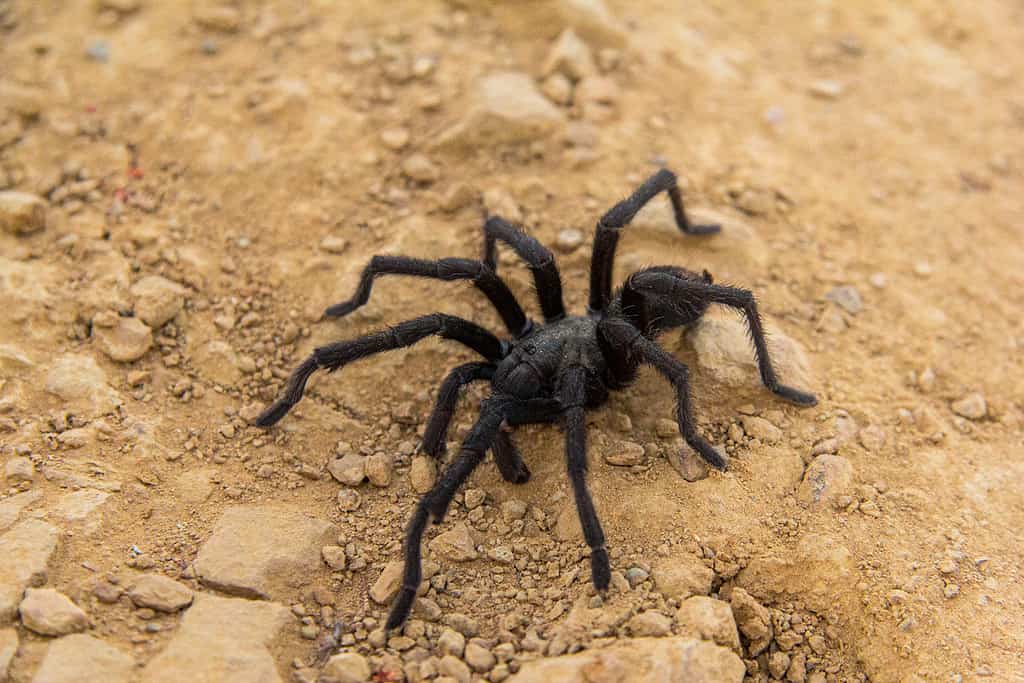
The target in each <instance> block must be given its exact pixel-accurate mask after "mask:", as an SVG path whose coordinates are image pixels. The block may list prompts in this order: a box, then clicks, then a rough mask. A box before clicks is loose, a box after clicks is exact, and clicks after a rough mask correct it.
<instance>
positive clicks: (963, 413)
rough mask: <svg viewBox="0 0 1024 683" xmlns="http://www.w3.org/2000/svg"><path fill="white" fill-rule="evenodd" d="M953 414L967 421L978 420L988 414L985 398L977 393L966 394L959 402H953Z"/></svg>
mask: <svg viewBox="0 0 1024 683" xmlns="http://www.w3.org/2000/svg"><path fill="white" fill-rule="evenodd" d="M951 407H952V408H953V412H954V413H956V414H957V415H959V416H960V417H966V418H967V419H968V420H980V419H981V418H983V417H985V415H987V414H988V405H987V404H986V402H985V397H984V396H982V395H981V394H978V393H973V394H968V395H967V396H964V397H963V398H962V399H960V400H959V401H953V404H952V406H951Z"/></svg>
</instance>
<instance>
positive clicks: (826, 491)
mask: <svg viewBox="0 0 1024 683" xmlns="http://www.w3.org/2000/svg"><path fill="white" fill-rule="evenodd" d="M852 485H853V465H852V464H851V463H850V461H849V460H847V459H846V458H844V457H843V456H841V455H829V454H827V453H826V454H824V455H819V456H818V457H817V458H815V459H814V461H813V462H812V463H811V464H810V465H808V467H807V471H806V472H804V480H803V481H802V482H801V483H800V489H799V491H797V497H798V498H799V499H800V500H801V501H802V502H803V503H806V504H807V505H809V506H810V507H811V508H821V507H825V506H827V505H830V504H831V503H832V501H834V500H836V499H837V498H839V496H842V495H844V494H845V493H847V492H848V491H849V490H850V487H851V486H852Z"/></svg>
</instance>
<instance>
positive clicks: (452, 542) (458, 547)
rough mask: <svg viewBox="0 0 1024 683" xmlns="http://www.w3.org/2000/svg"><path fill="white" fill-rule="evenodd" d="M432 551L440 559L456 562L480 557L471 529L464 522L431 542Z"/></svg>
mask: <svg viewBox="0 0 1024 683" xmlns="http://www.w3.org/2000/svg"><path fill="white" fill-rule="evenodd" d="M430 549H431V550H432V551H433V552H434V553H436V554H437V555H438V556H439V557H441V558H443V559H446V560H453V561H455V562H466V561H469V560H475V559H476V558H478V557H480V554H479V553H478V552H477V551H476V544H475V543H474V542H473V536H472V534H471V533H470V531H469V527H468V526H466V525H465V523H463V522H459V523H458V524H456V525H455V526H454V527H453V528H452V529H451V530H449V531H446V532H444V533H443V534H438V535H437V536H435V537H434V538H433V540H431V541H430Z"/></svg>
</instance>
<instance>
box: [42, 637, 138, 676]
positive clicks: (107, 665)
mask: <svg viewBox="0 0 1024 683" xmlns="http://www.w3.org/2000/svg"><path fill="white" fill-rule="evenodd" d="M134 671H135V660H134V659H132V657H131V655H128V654H126V653H124V652H122V651H121V650H119V649H117V648H116V647H113V646H112V645H108V644H107V643H105V642H103V641H102V640H100V639H99V638H93V637H92V636H90V635H86V634H84V633H78V634H75V635H71V636H65V637H64V638H58V639H57V640H55V641H53V642H52V643H50V647H49V648H47V650H46V657H45V658H44V659H43V663H42V664H41V665H40V666H39V670H38V671H36V675H35V678H33V679H32V683H79V681H103V682H104V683H129V681H131V680H132V673H133V672H134Z"/></svg>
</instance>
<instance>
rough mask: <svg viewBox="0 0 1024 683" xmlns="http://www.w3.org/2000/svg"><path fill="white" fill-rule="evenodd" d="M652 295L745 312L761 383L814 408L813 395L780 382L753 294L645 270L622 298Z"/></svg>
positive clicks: (631, 281) (690, 305) (689, 305)
mask: <svg viewBox="0 0 1024 683" xmlns="http://www.w3.org/2000/svg"><path fill="white" fill-rule="evenodd" d="M630 291H634V292H638V293H641V294H649V295H652V296H655V297H657V298H659V299H660V300H662V301H664V302H665V303H667V304H668V305H670V306H671V305H675V306H678V307H683V308H688V309H692V308H699V307H702V306H704V307H706V306H707V305H708V304H723V305H725V306H730V307H732V308H736V309H739V310H740V311H742V313H743V315H744V317H745V318H746V319H747V328H748V329H749V330H750V338H751V339H752V340H753V342H754V354H755V356H757V368H758V371H759V372H760V374H761V382H762V383H763V384H764V385H765V386H766V387H767V388H768V389H769V390H770V391H771V392H772V393H773V394H775V395H777V396H780V397H782V398H784V399H786V400H787V401H789V402H791V403H796V404H797V405H802V406H813V405H815V404H817V402H818V399H817V398H815V396H814V394H811V393H808V392H806V391H800V390H799V389H794V388H793V387H790V386H787V385H785V384H782V383H781V382H779V378H778V376H776V374H775V367H774V366H773V365H772V359H771V356H770V355H769V354H768V343H767V342H766V341H765V335H764V326H763V325H762V324H761V314H760V313H759V312H758V310H757V302H756V300H755V299H754V295H753V294H752V293H751V292H750V291H748V290H746V289H738V288H736V287H727V286H724V285H716V284H711V283H709V282H706V281H704V280H697V279H691V278H682V277H677V276H676V275H674V274H672V273H669V272H663V271H654V270H646V271H641V272H639V273H636V274H635V275H631V276H630V277H629V278H628V279H627V280H626V284H625V286H624V287H623V297H624V298H625V297H626V295H627V294H628V293H629V292H630Z"/></svg>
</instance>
